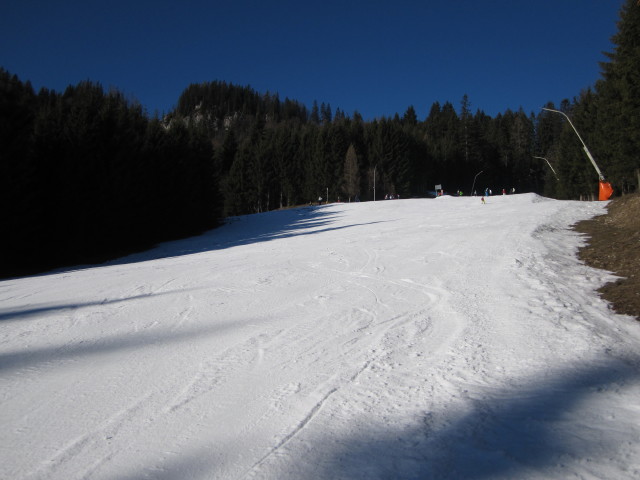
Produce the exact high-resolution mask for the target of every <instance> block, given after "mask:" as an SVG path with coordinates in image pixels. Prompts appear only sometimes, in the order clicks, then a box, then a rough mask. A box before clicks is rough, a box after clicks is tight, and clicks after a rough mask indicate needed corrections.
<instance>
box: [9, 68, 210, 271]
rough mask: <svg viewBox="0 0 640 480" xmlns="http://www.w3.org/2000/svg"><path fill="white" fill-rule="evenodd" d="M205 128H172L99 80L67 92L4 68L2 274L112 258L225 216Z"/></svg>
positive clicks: (185, 232)
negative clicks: (34, 84)
mask: <svg viewBox="0 0 640 480" xmlns="http://www.w3.org/2000/svg"><path fill="white" fill-rule="evenodd" d="M212 156H213V147H212V145H211V142H210V141H209V140H208V139H207V138H206V136H205V135H204V133H203V132H201V131H199V130H198V129H194V128H186V127H184V126H182V125H180V124H176V125H174V126H172V128H170V129H167V128H165V126H164V125H163V124H162V123H161V122H160V121H159V120H158V119H149V118H148V117H147V116H146V115H145V114H144V113H143V111H142V108H141V107H140V106H139V105H135V104H132V103H130V102H128V101H127V100H126V99H125V98H124V96H123V95H122V94H121V93H118V92H116V91H110V92H104V91H103V89H102V88H101V87H100V86H99V85H97V84H93V83H91V82H83V83H80V84H79V85H77V86H74V87H69V88H67V89H66V91H65V92H64V93H62V94H58V93H55V92H51V91H48V90H46V89H43V90H42V91H40V92H39V93H38V94H37V95H36V94H35V93H34V91H33V89H32V87H31V85H30V84H29V83H28V82H27V83H22V82H21V81H20V80H19V79H18V78H17V77H16V76H15V75H14V76H11V75H10V74H9V73H8V72H6V71H4V70H0V182H1V185H0V198H1V204H2V217H1V219H0V224H1V225H2V231H3V234H2V235H1V236H0V255H1V256H2V265H1V270H2V272H1V273H2V274H4V275H8V274H19V273H25V272H29V271H36V270H40V269H44V268H51V267H55V266H60V265H66V264H77V263H82V262H93V261H99V260H104V259H106V258H108V257H110V256H114V255H118V254H123V253H126V252H131V251H133V250H136V249H140V248H145V247H148V246H150V245H152V244H153V243H155V242H158V241H160V240H165V239H170V238H177V237H180V236H184V235H188V234H193V233H196V232H199V231H202V230H203V229H206V228H210V227H212V226H215V225H216V222H217V221H219V219H220V214H221V211H222V203H221V199H220V195H219V193H218V179H217V177H216V171H215V169H214V165H213V164H212V162H211V158H212Z"/></svg>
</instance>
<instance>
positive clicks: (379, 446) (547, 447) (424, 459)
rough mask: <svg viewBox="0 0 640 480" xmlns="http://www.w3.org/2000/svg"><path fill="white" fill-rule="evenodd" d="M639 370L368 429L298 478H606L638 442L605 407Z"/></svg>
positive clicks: (611, 370) (607, 370) (596, 374)
mask: <svg viewBox="0 0 640 480" xmlns="http://www.w3.org/2000/svg"><path fill="white" fill-rule="evenodd" d="M639 365H640V361H639V359H637V358H635V359H629V360H627V361H619V360H611V361H608V362H601V363H600V364H598V365H596V366H592V367H584V368H579V367H577V369H570V370H567V371H564V372H556V373H554V374H551V373H548V372H546V373H545V374H543V375H541V376H539V377H536V378H533V379H531V380H529V381H528V382H527V383H526V384H525V385H523V386H520V387H518V388H510V389H504V390H501V391H497V392H492V393H491V395H490V396H489V397H486V398H482V399H476V400H471V405H472V407H471V409H470V410H468V411H467V412H466V413H464V414H455V413H450V412H425V414H424V417H423V419H422V422H421V424H420V425H416V426H415V427H413V428H409V429H405V430H400V431H394V430H393V429H391V430H389V431H386V432H385V431H382V432H381V431H380V430H378V429H376V430H374V431H365V432H362V433H361V434H359V435H355V436H352V437H350V438H345V439H342V440H339V441H338V442H337V445H338V446H339V447H338V448H335V449H333V448H328V449H326V450H325V445H332V444H333V445H336V442H335V439H326V440H327V441H326V442H323V443H322V444H321V445H319V446H318V447H319V455H317V456H316V455H314V451H313V450H312V451H310V452H308V454H309V455H310V456H311V457H312V458H311V459H310V460H309V463H307V462H306V461H305V462H304V463H305V464H306V465H309V466H308V468H305V467H303V469H302V470H299V471H297V474H298V476H299V478H311V477H313V478H322V479H324V478H327V479H329V478H331V479H353V478H394V479H395V478H397V479H478V480H479V479H487V478H497V477H499V478H532V477H533V478H547V477H545V472H552V473H551V476H552V478H569V477H573V476H577V477H580V478H584V477H594V478H598V477H599V476H600V475H602V474H605V475H606V474H607V473H611V471H610V467H608V466H606V465H605V466H604V467H599V460H603V459H606V460H608V456H607V457H603V455H608V454H610V452H612V451H619V447H623V448H625V447H626V448H627V449H629V446H630V445H631V443H627V442H621V441H620V436H619V431H620V427H621V424H622V425H624V424H625V423H626V422H627V421H628V420H627V419H625V418H624V415H623V414H622V412H617V411H615V405H612V404H611V403H609V405H610V408H611V411H604V412H603V411H602V410H600V408H602V407H601V404H599V403H598V402H599V401H601V399H608V400H609V401H611V398H612V396H615V393H614V392H616V391H617V390H618V389H619V388H620V387H621V386H622V385H624V384H627V385H628V384H637V383H638V380H639V377H640V372H639V369H638V366H639ZM587 401H594V402H595V403H596V404H597V405H598V406H597V407H596V408H597V409H598V410H597V411H595V412H592V414H593V417H592V416H591V415H590V412H589V411H588V410H584V409H582V407H581V403H583V402H587ZM577 412H580V413H577ZM616 416H617V418H616ZM603 417H604V418H603ZM373 421H374V423H375V419H373ZM592 422H593V423H595V425H594V424H592ZM603 424H604V427H603ZM628 440H629V442H633V441H634V439H633V438H629V439H628ZM636 440H637V439H636ZM619 443H622V445H619ZM625 443H627V444H626V445H625ZM313 457H315V458H313ZM625 457H627V455H625V454H624V453H621V454H620V458H625ZM628 461H629V463H630V464H631V466H633V463H634V462H633V461H631V460H628ZM565 463H566V465H565ZM618 463H619V462H618ZM292 467H293V468H294V469H296V467H295V466H292ZM636 467H637V464H636ZM576 468H578V469H580V470H579V471H577V472H576ZM599 468H602V469H600V470H599ZM629 474H630V476H631V477H633V473H631V472H630V473H629ZM600 478H602V477H600Z"/></svg>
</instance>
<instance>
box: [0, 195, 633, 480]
mask: <svg viewBox="0 0 640 480" xmlns="http://www.w3.org/2000/svg"><path fill="white" fill-rule="evenodd" d="M604 212H605V204H604V203H603V202H594V203H581V202H567V201H555V200H548V199H544V198H542V197H539V196H536V195H533V194H523V195H508V196H496V197H490V198H489V199H488V200H487V204H486V205H483V204H482V203H481V201H480V199H479V198H477V197H476V198H470V197H465V198H453V197H445V198H440V199H436V200H430V199H415V200H394V201H378V202H368V203H351V204H333V205H326V206H319V207H318V206H313V207H304V208H297V209H291V210H285V211H277V212H270V213H264V214H257V215H250V216H245V217H237V218H233V219H230V221H229V222H228V223H227V224H226V225H225V226H224V227H222V228H219V229H217V230H213V231H211V232H208V233H206V234H204V235H202V236H199V237H194V238H191V239H187V240H183V241H178V242H172V243H167V244H163V245H161V246H159V247H158V248H156V249H154V250H152V251H150V252H146V253H144V254H139V255H135V256H131V257H128V258H125V259H122V260H120V261H117V262H112V263H111V264H109V265H102V266H95V267H78V268H77V269H70V270H66V271H61V272H57V273H52V274H48V275H41V276H34V277H30V278H22V279H11V280H5V281H2V282H0V423H1V425H2V429H1V430H0V478H6V479H48V480H52V479H61V480H69V479H84V478H87V479H104V480H122V479H129V480H133V479H145V478H149V479H165V480H169V479H243V478H247V479H249V478H250V479H279V480H282V479H284V480H286V479H290V480H293V479H332V480H334V479H383V478H389V479H390V478H398V479H429V478H434V479H435V478H438V479H441V478H442V479H459V478H472V479H485V478H518V479H533V478H536V479H566V478H607V479H623V478H629V479H631V478H639V477H640V369H639V366H640V324H639V323H638V322H636V321H635V320H633V319H631V318H630V317H625V316H619V315H616V314H614V313H613V311H612V310H611V309H610V308H609V307H608V305H607V304H606V302H604V301H603V300H601V299H600V298H599V297H598V296H597V294H596V293H595V290H596V289H597V288H598V287H600V286H601V285H602V284H603V283H604V282H605V281H608V280H611V279H613V278H614V277H613V276H612V275H611V274H610V273H608V272H603V271H599V270H594V269H592V268H590V267H587V266H585V265H584V264H582V263H581V262H580V261H579V260H578V259H577V255H576V252H577V248H578V247H579V246H580V245H582V244H583V243H584V241H585V239H584V238H583V237H582V236H581V235H580V234H578V233H576V232H574V231H572V230H571V229H570V226H571V225H572V224H573V223H575V222H577V221H579V220H581V219H585V218H590V217H592V216H594V215H598V214H602V213H604ZM42 241H46V239H42Z"/></svg>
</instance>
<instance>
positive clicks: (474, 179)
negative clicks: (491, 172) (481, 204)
mask: <svg viewBox="0 0 640 480" xmlns="http://www.w3.org/2000/svg"><path fill="white" fill-rule="evenodd" d="M482 172H484V170H480V171H479V172H478V173H476V176H475V177H473V185H471V193H470V195H471V196H473V189H474V187H475V186H476V178H478V175H480V174H481V173H482Z"/></svg>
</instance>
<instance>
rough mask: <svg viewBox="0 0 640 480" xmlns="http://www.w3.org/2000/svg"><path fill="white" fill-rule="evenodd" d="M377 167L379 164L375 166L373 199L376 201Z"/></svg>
mask: <svg viewBox="0 0 640 480" xmlns="http://www.w3.org/2000/svg"><path fill="white" fill-rule="evenodd" d="M376 168H378V166H377V165H376V166H374V167H373V201H374V202H375V201H376Z"/></svg>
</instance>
